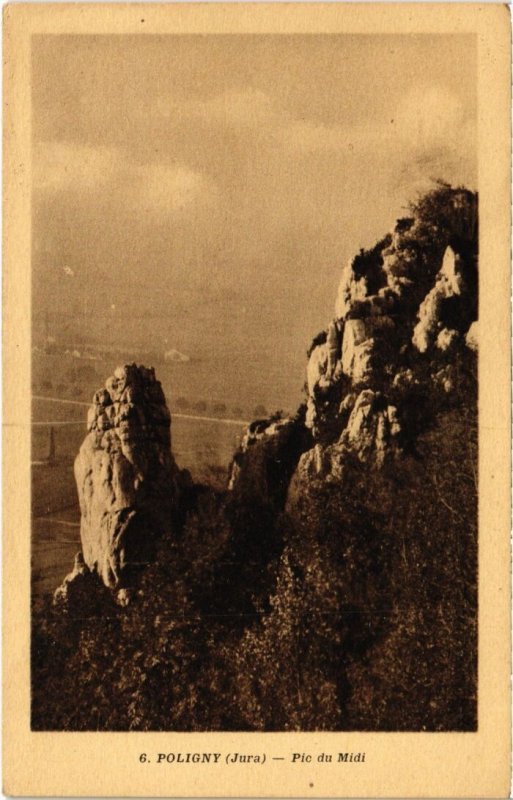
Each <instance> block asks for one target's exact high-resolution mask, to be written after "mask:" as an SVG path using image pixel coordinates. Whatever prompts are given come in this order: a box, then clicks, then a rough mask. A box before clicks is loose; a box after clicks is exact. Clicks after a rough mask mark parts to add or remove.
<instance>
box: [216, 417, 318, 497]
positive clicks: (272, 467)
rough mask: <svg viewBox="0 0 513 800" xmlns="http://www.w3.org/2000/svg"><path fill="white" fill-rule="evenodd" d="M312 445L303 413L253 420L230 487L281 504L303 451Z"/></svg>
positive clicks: (236, 492) (237, 493)
mask: <svg viewBox="0 0 513 800" xmlns="http://www.w3.org/2000/svg"><path fill="white" fill-rule="evenodd" d="M309 445H310V437H309V434H308V432H307V430H306V428H305V426H304V422H303V414H302V413H300V414H298V415H297V416H296V417H287V418H285V419H281V418H279V419H278V418H273V417H271V418H269V419H266V420H257V421H255V422H252V423H251V424H250V425H249V426H248V428H247V430H246V433H245V434H244V437H243V439H242V441H241V445H240V447H239V449H238V451H237V452H236V454H235V456H234V459H233V462H232V465H231V470H230V479H229V484H228V488H229V490H230V491H231V492H232V493H233V495H234V496H239V497H243V496H251V497H252V498H258V499H259V500H261V501H263V502H264V503H269V504H271V505H276V506H280V505H281V504H282V503H283V501H284V497H285V495H286V492H287V487H288V483H289V480H290V476H291V475H292V473H293V471H294V470H295V468H296V464H297V461H298V459H299V457H300V454H301V453H302V452H303V450H305V449H306V448H307V447H308V446H309Z"/></svg>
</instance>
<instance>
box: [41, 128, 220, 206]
mask: <svg viewBox="0 0 513 800" xmlns="http://www.w3.org/2000/svg"><path fill="white" fill-rule="evenodd" d="M33 172H34V180H33V183H34V188H35V189H36V190H38V191H40V192H42V193H43V194H50V195H53V196H55V195H59V194H69V193H70V192H71V193H73V194H74V195H76V196H77V195H78V196H79V197H80V196H82V197H85V196H86V195H87V196H88V197H90V196H91V195H93V196H94V195H97V197H98V199H100V198H107V199H108V201H109V202H110V203H111V204H115V203H119V204H121V206H123V207H125V208H131V209H132V210H133V211H141V212H142V211H145V210H146V211H152V212H158V213H173V212H178V211H180V210H182V209H185V208H187V207H189V206H191V205H194V204H198V203H199V204H201V205H205V204H211V203H212V202H214V200H215V198H216V189H215V185H214V183H213V181H212V180H211V179H210V178H208V177H207V176H205V175H203V174H202V173H201V172H199V171H197V170H194V169H191V168H190V167H188V166H187V165H186V164H183V163H179V162H178V163H174V164H166V163H164V164H140V163H137V162H134V159H133V157H131V154H130V153H129V152H127V151H125V150H123V149H122V148H114V147H110V148H108V147H94V146H89V145H82V144H69V143H63V142H43V143H40V144H37V145H36V147H35V149H34V154H33Z"/></svg>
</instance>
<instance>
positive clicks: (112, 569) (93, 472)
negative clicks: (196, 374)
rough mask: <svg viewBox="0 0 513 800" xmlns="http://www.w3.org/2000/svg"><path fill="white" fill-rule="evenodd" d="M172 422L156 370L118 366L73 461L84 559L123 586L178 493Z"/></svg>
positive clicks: (98, 397) (167, 521)
mask: <svg viewBox="0 0 513 800" xmlns="http://www.w3.org/2000/svg"><path fill="white" fill-rule="evenodd" d="M170 423H171V417H170V413H169V410H168V408H167V405H166V401H165V397H164V393H163V391H162V387H161V385H160V383H159V382H158V381H157V380H156V378H155V373H154V370H153V369H146V368H145V367H137V366H136V365H135V364H132V365H128V366H124V367H119V368H118V369H116V371H115V372H114V375H113V376H112V377H110V378H109V379H108V380H107V381H106V383H105V388H104V389H101V390H100V391H99V392H97V393H96V394H95V396H94V399H93V404H92V406H91V408H90V409H89V412H88V417H87V427H88V434H87V436H86V438H85V440H84V442H83V444H82V446H81V448H80V452H79V454H78V456H77V458H76V461H75V478H76V482H77V489H78V496H79V501H80V510H81V524H80V536H81V541H82V553H83V558H84V562H85V564H86V565H87V567H88V568H89V569H90V570H93V571H95V572H97V573H98V575H99V576H100V577H101V579H102V581H103V583H104V584H105V586H108V587H109V588H116V587H122V586H124V585H125V584H128V583H130V580H131V577H132V575H133V573H134V572H136V571H137V569H138V568H139V567H140V566H141V565H142V564H144V563H147V561H148V560H151V558H152V553H153V547H154V544H155V541H156V539H157V538H158V536H159V535H160V534H161V533H162V532H163V531H164V530H169V528H170V526H171V520H172V512H173V508H175V507H176V504H177V499H178V493H179V470H178V468H177V466H176V464H175V462H174V459H173V457H172V454H171V435H170Z"/></svg>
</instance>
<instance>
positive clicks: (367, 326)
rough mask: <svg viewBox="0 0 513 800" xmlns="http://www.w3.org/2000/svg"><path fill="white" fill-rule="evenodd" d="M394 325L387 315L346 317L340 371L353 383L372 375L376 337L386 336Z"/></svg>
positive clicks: (366, 379)
mask: <svg viewBox="0 0 513 800" xmlns="http://www.w3.org/2000/svg"><path fill="white" fill-rule="evenodd" d="M393 327H394V322H393V320H392V319H391V318H390V317H388V316H385V315H383V316H374V317H367V318H365V319H348V320H346V323H345V325H344V336H343V339H342V371H343V372H344V374H345V375H347V376H348V377H349V378H351V379H352V380H353V381H354V382H355V383H365V382H367V381H369V379H370V378H371V377H372V356H373V352H374V347H375V344H376V339H377V337H380V336H386V335H387V331H389V330H391V329H392V328H393Z"/></svg>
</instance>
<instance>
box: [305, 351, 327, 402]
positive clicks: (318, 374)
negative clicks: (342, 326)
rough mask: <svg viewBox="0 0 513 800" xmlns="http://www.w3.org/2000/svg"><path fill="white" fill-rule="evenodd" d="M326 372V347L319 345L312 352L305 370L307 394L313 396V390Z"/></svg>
mask: <svg viewBox="0 0 513 800" xmlns="http://www.w3.org/2000/svg"><path fill="white" fill-rule="evenodd" d="M327 371H328V345H327V343H326V344H320V345H317V347H315V348H314V350H312V354H311V355H310V358H309V360H308V366H307V368H306V382H307V385H308V394H309V395H310V396H313V394H314V389H315V387H316V386H317V384H318V383H319V381H320V380H321V378H323V377H324V376H325V375H326V374H327Z"/></svg>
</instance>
